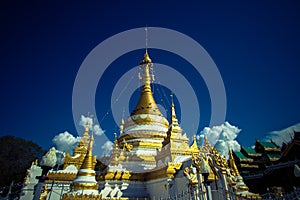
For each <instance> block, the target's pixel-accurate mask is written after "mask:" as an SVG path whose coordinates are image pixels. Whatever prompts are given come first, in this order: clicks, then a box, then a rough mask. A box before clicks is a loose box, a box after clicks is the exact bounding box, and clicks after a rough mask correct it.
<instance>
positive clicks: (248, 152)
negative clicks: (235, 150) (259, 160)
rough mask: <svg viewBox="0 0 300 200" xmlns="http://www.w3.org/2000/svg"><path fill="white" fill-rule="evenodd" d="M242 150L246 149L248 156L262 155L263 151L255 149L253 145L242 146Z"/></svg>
mask: <svg viewBox="0 0 300 200" xmlns="http://www.w3.org/2000/svg"><path fill="white" fill-rule="evenodd" d="M241 150H242V151H244V152H245V153H246V154H247V156H255V157H256V156H261V153H258V152H256V151H255V149H254V148H251V147H241Z"/></svg>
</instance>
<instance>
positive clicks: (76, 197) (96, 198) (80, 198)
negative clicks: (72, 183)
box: [62, 193, 102, 200]
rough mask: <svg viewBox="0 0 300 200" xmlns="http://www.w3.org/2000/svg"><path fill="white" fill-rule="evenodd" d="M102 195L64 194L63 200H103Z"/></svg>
mask: <svg viewBox="0 0 300 200" xmlns="http://www.w3.org/2000/svg"><path fill="white" fill-rule="evenodd" d="M101 196H102V195H101V194H70V193H66V194H63V196H62V200H71V199H72V200H101V199H102V198H101Z"/></svg>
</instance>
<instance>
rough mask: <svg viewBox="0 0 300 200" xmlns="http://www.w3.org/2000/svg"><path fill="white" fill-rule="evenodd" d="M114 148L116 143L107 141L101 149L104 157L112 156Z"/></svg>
mask: <svg viewBox="0 0 300 200" xmlns="http://www.w3.org/2000/svg"><path fill="white" fill-rule="evenodd" d="M113 146H114V143H112V142H111V141H106V142H105V143H104V144H103V145H102V147H101V149H103V152H102V156H104V155H106V156H107V155H110V153H111V150H112V149H113Z"/></svg>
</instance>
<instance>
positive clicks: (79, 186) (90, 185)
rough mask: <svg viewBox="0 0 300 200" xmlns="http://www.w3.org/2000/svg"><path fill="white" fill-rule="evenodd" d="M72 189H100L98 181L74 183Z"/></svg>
mask: <svg viewBox="0 0 300 200" xmlns="http://www.w3.org/2000/svg"><path fill="white" fill-rule="evenodd" d="M71 190H75V191H76V190H98V184H97V183H73V184H72V185H71Z"/></svg>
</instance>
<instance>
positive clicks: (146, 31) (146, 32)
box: [145, 24, 148, 52]
mask: <svg viewBox="0 0 300 200" xmlns="http://www.w3.org/2000/svg"><path fill="white" fill-rule="evenodd" d="M145 34H146V38H145V40H146V41H145V42H146V52H147V51H148V26H147V24H146V27H145Z"/></svg>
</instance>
